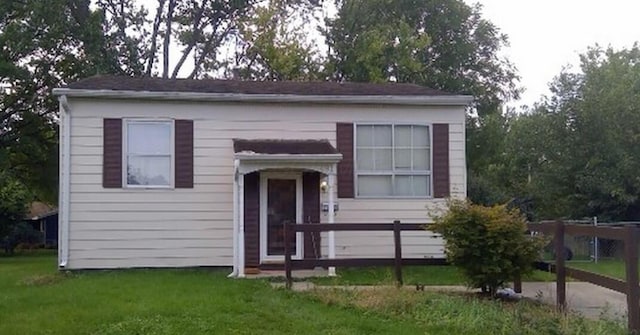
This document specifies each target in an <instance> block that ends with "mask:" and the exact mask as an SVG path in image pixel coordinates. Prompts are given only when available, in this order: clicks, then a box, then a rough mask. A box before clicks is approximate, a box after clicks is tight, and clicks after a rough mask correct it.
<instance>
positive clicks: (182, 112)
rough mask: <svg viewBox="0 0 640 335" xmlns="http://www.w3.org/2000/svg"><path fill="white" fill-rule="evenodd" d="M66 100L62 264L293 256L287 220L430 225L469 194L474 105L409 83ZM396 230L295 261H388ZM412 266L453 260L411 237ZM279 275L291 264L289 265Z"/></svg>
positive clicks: (208, 84) (107, 90)
mask: <svg viewBox="0 0 640 335" xmlns="http://www.w3.org/2000/svg"><path fill="white" fill-rule="evenodd" d="M54 93H55V94H56V95H57V96H59V98H60V109H61V112H60V115H61V131H60V134H61V139H60V144H61V150H60V154H61V157H60V161H61V169H60V185H61V187H60V190H61V192H60V211H61V218H60V226H61V230H60V231H61V234H60V242H59V248H60V256H59V262H60V263H59V265H60V267H61V268H69V269H81V268H119V267H181V266H233V273H232V275H234V276H243V275H244V273H245V269H247V268H251V269H252V270H253V269H260V268H267V267H273V266H274V264H281V263H282V261H283V238H282V222H283V221H284V220H291V221H295V222H298V223H306V222H329V223H333V222H337V223H367V222H389V223H390V222H393V220H401V221H402V222H406V223H424V222H429V220H430V218H429V216H428V212H429V208H432V209H433V208H436V209H437V208H442V205H443V204H444V203H445V200H444V198H447V197H450V196H451V197H458V198H463V197H465V196H466V166H465V126H464V123H465V108H466V106H467V105H468V104H469V103H470V102H471V100H472V98H471V97H470V96H461V95H453V94H449V93H444V92H441V91H437V90H433V89H429V88H425V87H421V86H416V85H408V84H393V83H388V84H355V83H329V82H248V81H224V80H166V79H157V78H146V79H141V78H123V77H93V78H89V79H85V80H82V81H79V82H76V83H72V84H70V85H69V86H68V87H65V88H59V89H56V90H54ZM391 236H392V235H391V234H390V233H389V232H366V233H362V232H353V233H352V232H336V233H335V236H333V234H328V233H323V234H320V235H318V234H315V235H313V234H310V235H309V236H301V235H300V236H297V238H296V248H295V249H296V250H295V255H294V257H297V258H315V257H387V256H391V255H393V250H392V243H393V238H392V237H391ZM403 252H404V255H405V256H407V257H437V258H440V257H444V251H443V243H442V240H441V239H440V238H437V237H433V234H431V233H429V232H426V231H425V232H407V233H403ZM280 266H281V265H280Z"/></svg>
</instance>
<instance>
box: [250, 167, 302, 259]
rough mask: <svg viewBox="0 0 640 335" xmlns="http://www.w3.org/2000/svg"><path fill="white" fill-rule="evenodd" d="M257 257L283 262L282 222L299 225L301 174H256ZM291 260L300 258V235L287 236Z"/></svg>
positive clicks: (300, 214)
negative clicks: (258, 179)
mask: <svg viewBox="0 0 640 335" xmlns="http://www.w3.org/2000/svg"><path fill="white" fill-rule="evenodd" d="M260 190H261V193H260V212H261V213H260V256H261V257H260V258H261V260H262V261H263V262H265V261H266V262H270V261H283V260H284V242H285V241H284V222H286V221H288V222H291V223H300V222H302V175H301V174H300V173H293V172H286V173H284V172H282V173H275V172H263V173H261V175H260ZM291 249H292V253H291V255H292V258H294V259H300V258H301V256H302V250H303V249H302V234H301V233H297V234H296V235H295V237H294V236H292V237H291Z"/></svg>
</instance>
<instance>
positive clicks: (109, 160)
mask: <svg viewBox="0 0 640 335" xmlns="http://www.w3.org/2000/svg"><path fill="white" fill-rule="evenodd" d="M102 129H103V136H102V150H103V152H102V187H104V188H121V187H122V119H104V120H102Z"/></svg>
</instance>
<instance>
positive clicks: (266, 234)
mask: <svg viewBox="0 0 640 335" xmlns="http://www.w3.org/2000/svg"><path fill="white" fill-rule="evenodd" d="M233 145H234V152H235V156H234V168H235V173H234V185H233V193H234V194H233V198H234V199H233V212H234V217H233V219H234V222H233V247H234V250H233V251H234V252H233V259H234V262H233V272H232V273H231V275H230V276H232V277H245V276H246V275H249V274H250V275H256V274H259V273H261V272H262V271H270V270H284V259H285V245H286V244H287V243H285V242H286V241H285V231H284V223H285V222H298V223H302V224H304V223H318V222H320V219H321V213H322V209H323V207H324V209H326V211H325V218H326V219H325V220H326V222H327V223H333V222H334V220H335V207H334V205H335V193H336V192H335V186H336V185H335V184H336V178H335V175H336V170H337V163H338V162H339V161H340V160H341V159H342V155H341V154H340V153H338V151H337V150H336V149H335V148H334V147H333V146H332V145H331V144H330V143H329V141H328V140H244V139H234V141H233ZM321 194H324V195H325V196H324V198H325V199H326V203H325V204H324V205H325V206H321ZM326 242H327V249H328V250H327V252H328V256H329V258H335V237H334V233H333V232H329V233H328V234H327V241H326ZM289 243H290V244H291V245H293V248H292V251H291V257H292V258H294V259H298V260H302V259H318V258H320V257H321V251H322V250H321V245H322V242H321V235H320V233H319V232H310V233H297V234H295V235H293V236H292V237H291V241H289ZM267 273H268V272H267ZM326 274H328V275H335V268H334V267H330V268H329V269H328V272H326ZM316 275H317V274H316Z"/></svg>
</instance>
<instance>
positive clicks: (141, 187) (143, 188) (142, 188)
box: [123, 185, 175, 190]
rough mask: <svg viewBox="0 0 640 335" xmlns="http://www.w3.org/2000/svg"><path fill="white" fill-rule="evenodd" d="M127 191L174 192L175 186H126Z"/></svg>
mask: <svg viewBox="0 0 640 335" xmlns="http://www.w3.org/2000/svg"><path fill="white" fill-rule="evenodd" d="M123 189H125V190H173V189H175V187H173V186H161V185H155V186H154V185H125V186H124V187H123Z"/></svg>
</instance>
